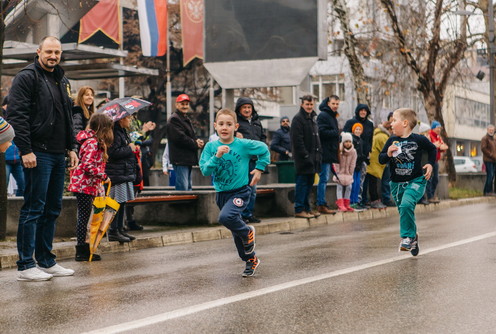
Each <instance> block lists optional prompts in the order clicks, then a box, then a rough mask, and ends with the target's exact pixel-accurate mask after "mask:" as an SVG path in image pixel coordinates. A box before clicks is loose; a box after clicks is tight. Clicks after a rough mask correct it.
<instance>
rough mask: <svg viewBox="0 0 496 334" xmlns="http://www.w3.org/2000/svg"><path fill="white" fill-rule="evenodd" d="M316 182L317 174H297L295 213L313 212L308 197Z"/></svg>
mask: <svg viewBox="0 0 496 334" xmlns="http://www.w3.org/2000/svg"><path fill="white" fill-rule="evenodd" d="M314 180H315V174H296V180H295V202H294V208H295V213H300V212H302V211H306V212H310V211H311V210H310V202H309V201H308V197H309V196H310V193H311V192H312V187H313V181H314Z"/></svg>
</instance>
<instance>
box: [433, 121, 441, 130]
mask: <svg viewBox="0 0 496 334" xmlns="http://www.w3.org/2000/svg"><path fill="white" fill-rule="evenodd" d="M440 126H441V123H439V122H438V121H432V123H431V129H432V130H434V129H435V128H438V127H440Z"/></svg>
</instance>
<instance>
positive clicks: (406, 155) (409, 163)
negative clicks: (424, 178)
mask: <svg viewBox="0 0 496 334" xmlns="http://www.w3.org/2000/svg"><path fill="white" fill-rule="evenodd" d="M399 145H400V147H401V153H400V154H398V156H396V157H395V162H396V167H395V171H396V175H412V173H413V169H414V167H415V153H416V152H417V150H418V144H417V143H416V142H414V141H403V142H400V143H399Z"/></svg>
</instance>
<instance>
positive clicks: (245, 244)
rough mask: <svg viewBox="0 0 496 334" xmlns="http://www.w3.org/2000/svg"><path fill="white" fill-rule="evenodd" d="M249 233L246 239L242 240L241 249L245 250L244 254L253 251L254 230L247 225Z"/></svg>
mask: <svg viewBox="0 0 496 334" xmlns="http://www.w3.org/2000/svg"><path fill="white" fill-rule="evenodd" d="M248 227H249V228H250V232H248V238H247V239H246V240H243V247H244V248H245V254H246V255H248V254H251V253H253V251H254V250H255V228H254V227H253V226H250V225H248Z"/></svg>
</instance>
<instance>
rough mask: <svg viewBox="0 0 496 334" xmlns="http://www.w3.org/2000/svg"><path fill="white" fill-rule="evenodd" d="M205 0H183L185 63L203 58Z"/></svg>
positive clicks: (182, 21) (182, 17)
mask: <svg viewBox="0 0 496 334" xmlns="http://www.w3.org/2000/svg"><path fill="white" fill-rule="evenodd" d="M203 14H204V7H203V0H181V26H182V39H183V65H184V66H186V65H187V64H188V63H189V62H190V61H192V60H193V59H194V58H195V57H197V58H200V59H203V16H204V15H203Z"/></svg>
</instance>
